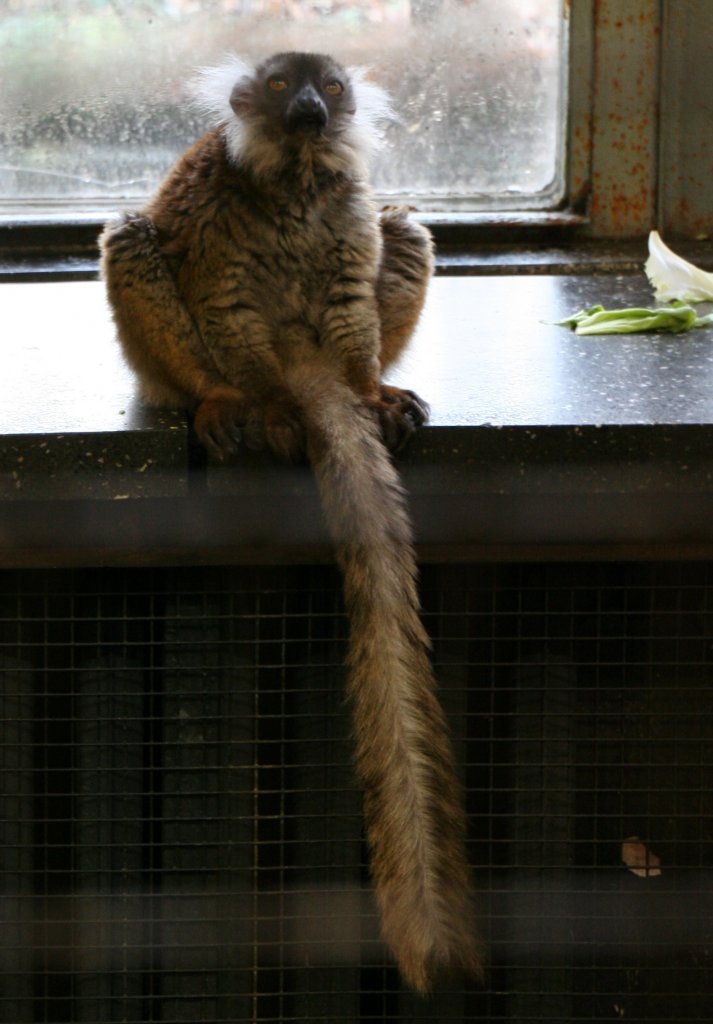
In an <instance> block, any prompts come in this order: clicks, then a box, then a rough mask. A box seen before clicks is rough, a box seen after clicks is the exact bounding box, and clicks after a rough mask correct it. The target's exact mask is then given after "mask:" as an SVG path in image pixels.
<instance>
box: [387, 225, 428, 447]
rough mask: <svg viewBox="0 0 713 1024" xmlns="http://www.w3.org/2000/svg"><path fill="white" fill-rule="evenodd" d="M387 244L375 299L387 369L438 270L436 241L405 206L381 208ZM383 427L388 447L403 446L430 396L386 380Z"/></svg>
mask: <svg viewBox="0 0 713 1024" xmlns="http://www.w3.org/2000/svg"><path fill="white" fill-rule="evenodd" d="M380 220H381V233H382V239H383V249H382V257H381V266H380V268H379V278H378V281H377V285H376V300H377V306H378V311H379V319H380V323H381V352H380V362H381V369H382V372H383V371H384V370H386V369H388V368H389V367H390V366H391V365H393V364H394V363H395V362H397V360H398V359H399V357H400V355H401V353H402V352H403V350H404V349H405V348H406V346H407V345H408V343H409V341H410V339H411V336H412V334H413V332H414V330H415V328H416V325H417V323H418V320H419V317H420V316H421V311H422V310H423V305H424V302H425V300H426V292H427V290H428V284H429V281H430V279H431V276H432V274H433V262H434V261H433V241H432V239H431V236H430V234H429V232H428V231H427V230H426V228H424V227H422V226H421V225H420V224H417V223H415V222H414V221H411V220H409V219H408V211H407V210H405V209H387V210H385V211H384V212H383V213H382V214H381V218H380ZM381 401H382V403H383V413H382V415H381V417H380V418H381V424H382V432H383V435H384V441H385V443H386V445H387V447H389V448H391V449H392V450H398V449H399V448H401V447H403V445H404V444H405V443H406V442H407V441H408V439H409V438H410V436H411V435H412V434H413V433H414V431H415V430H416V428H417V427H420V426H421V425H422V424H423V423H425V422H426V421H427V419H428V414H429V409H428V405H427V404H426V402H424V401H423V399H421V398H419V396H418V395H416V394H415V393H414V392H413V391H408V390H405V389H403V388H397V387H393V386H391V385H388V384H382V385H381Z"/></svg>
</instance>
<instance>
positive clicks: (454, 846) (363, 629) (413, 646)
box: [302, 379, 482, 992]
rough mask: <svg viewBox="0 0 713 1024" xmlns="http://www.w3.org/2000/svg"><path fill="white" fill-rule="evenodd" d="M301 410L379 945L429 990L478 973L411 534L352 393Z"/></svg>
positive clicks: (460, 824)
mask: <svg viewBox="0 0 713 1024" xmlns="http://www.w3.org/2000/svg"><path fill="white" fill-rule="evenodd" d="M323 384H324V382H323ZM302 386H303V387H305V389H307V388H308V389H309V390H310V391H312V389H313V388H315V387H317V388H319V383H318V380H315V379H312V380H310V381H308V380H305V381H303V382H302ZM303 394H304V391H303ZM305 410H306V416H307V417H308V422H307V424H306V430H307V437H308V449H309V454H310V459H311V462H312V466H313V470H314V473H315V476H316V478H317V483H318V486H319V490H320V493H321V497H322V503H323V507H324V512H325V516H326V519H327V523H328V526H329V529H330V532H331V535H332V537H333V539H334V542H335V545H336V549H337V559H338V562H339V565H340V568H341V570H342V573H343V576H344V591H345V599H346V605H347V611H348V615H349V620H350V652H349V666H350V673H349V682H348V693H349V697H350V700H351V705H352V708H353V715H354V732H355V736H356V766H357V772H358V775H359V778H360V781H361V783H362V786H363V789H364V815H365V822H366V832H367V838H368V843H369V847H370V851H371V871H372V877H373V881H374V884H375V889H376V897H377V902H378V904H379V908H380V911H381V920H382V933H383V936H384V939H385V940H386V942H387V943H388V945H389V946H390V947H391V950H392V952H393V953H394V956H395V958H396V961H397V963H398V965H399V967H400V969H401V972H402V974H403V975H404V977H405V979H406V980H407V981H408V982H409V983H410V984H411V985H412V986H413V987H414V988H415V989H416V990H418V991H421V992H425V991H427V990H428V989H429V987H430V985H431V983H432V981H433V979H434V978H435V977H436V976H437V975H438V974H439V973H442V972H448V971H449V970H452V969H453V968H463V969H465V970H466V971H467V972H468V973H471V974H475V975H479V974H480V973H481V972H482V950H481V946H480V943H479V940H478V938H477V936H476V934H475V927H474V920H473V917H474V911H473V905H472V896H471V885H470V872H469V868H468V865H467V861H466V857H465V849H464V832H465V827H464V812H463V809H462V803H461V799H460V787H459V784H458V781H457V778H456V772H455V769H454V765H453V755H452V751H451V745H450V741H449V738H448V731H447V726H446V723H445V719H444V715H443V712H442V710H441V707H440V704H439V702H438V699H437V697H436V695H435V680H434V677H433V672H432V669H431V665H430V660H429V656H428V648H429V641H428V637H427V635H426V633H425V631H424V629H423V626H422V625H421V621H420V618H419V603H418V595H417V590H416V562H415V554H414V550H413V544H412V539H411V524H410V521H409V516H408V512H407V509H406V503H405V499H404V494H403V490H402V487H401V483H400V480H399V477H398V474H397V473H396V471H395V469H394V467H393V466H392V464H391V460H390V458H389V455H388V453H387V451H386V449H385V448H384V445H383V444H382V442H381V439H380V437H379V436H378V430H377V427H376V424H375V423H374V422H373V421H372V419H371V417H370V415H369V414H368V413H367V412H366V411H365V410H364V408H363V407H362V406H361V405H360V403H359V402H358V400H357V399H356V398H355V397H354V395H353V394H352V392H351V391H349V389H348V388H346V387H343V386H341V385H335V384H334V381H333V380H332V381H330V382H329V383H326V384H324V386H323V387H321V388H320V391H319V394H316V393H315V392H312V395H311V396H310V397H309V398H308V399H307V401H306V402H305Z"/></svg>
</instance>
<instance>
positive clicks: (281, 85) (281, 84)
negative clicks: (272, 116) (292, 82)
mask: <svg viewBox="0 0 713 1024" xmlns="http://www.w3.org/2000/svg"><path fill="white" fill-rule="evenodd" d="M267 84H268V85H269V87H270V88H271V89H272V91H273V92H282V90H283V89H286V88H287V82H286V81H285V79H284V78H269V79H268V81H267Z"/></svg>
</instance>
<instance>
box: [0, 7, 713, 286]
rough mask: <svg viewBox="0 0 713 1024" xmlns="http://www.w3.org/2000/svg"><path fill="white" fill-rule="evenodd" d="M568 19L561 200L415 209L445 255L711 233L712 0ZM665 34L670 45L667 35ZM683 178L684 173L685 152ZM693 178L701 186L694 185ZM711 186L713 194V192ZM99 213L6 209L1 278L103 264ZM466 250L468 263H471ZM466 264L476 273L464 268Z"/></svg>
mask: <svg viewBox="0 0 713 1024" xmlns="http://www.w3.org/2000/svg"><path fill="white" fill-rule="evenodd" d="M565 17H566V18H567V19H568V21H569V25H568V30H567V39H568V58H569V65H568V74H567V82H566V90H565V102H566V105H567V110H566V114H567V117H566V125H565V131H564V132H563V138H564V144H565V149H566V152H565V160H564V176H565V188H564V198H563V200H562V201H561V203H560V204H559V205H558V206H557V208H555V209H545V210H527V209H525V210H517V209H502V210H496V211H488V212H484V211H481V212H474V213H468V212H465V211H454V212H449V213H428V212H423V213H420V214H417V215H418V216H419V217H420V219H421V220H422V221H423V222H424V223H426V224H427V225H428V226H429V227H430V228H431V230H432V232H433V234H434V237H435V239H436V243H437V246H438V249H439V253H440V254H441V256H442V257H443V258H444V259H445V261H446V263H448V253H449V251H454V250H458V251H460V252H461V253H464V252H466V253H467V252H468V251H469V250H472V251H473V253H474V259H477V253H476V250H477V249H478V247H479V246H482V245H485V246H487V245H490V244H491V243H498V244H512V245H518V244H533V243H537V244H538V245H540V246H547V245H559V244H562V243H563V242H565V241H566V242H572V241H577V242H587V241H589V240H591V239H600V238H612V239H624V238H632V237H640V236H643V235H645V234H646V233H648V231H649V230H650V229H651V228H653V227H659V228H660V229H663V230H665V231H667V233H669V234H676V235H678V236H682V237H700V236H701V235H702V234H704V233H707V232H708V231H711V232H712V233H713V176H711V175H710V173H709V169H710V165H711V161H712V160H713V156H712V155H711V150H713V142H706V141H705V138H708V137H710V136H711V133H710V132H708V133H707V134H706V133H702V132H701V134H703V135H705V138H704V140H703V141H701V140H700V139H699V145H698V147H697V148H695V149H694V147H692V146H691V145H690V143H691V140H692V138H693V136H694V134H695V133H696V132H700V130H701V122H702V118H703V117H704V116H705V112H702V111H699V112H698V115H697V117H696V118H695V119H694V123H693V124H691V123H689V122H687V121H686V118H685V117H684V116H682V112H685V107H686V103H687V101H690V97H691V95H694V96H695V95H700V91H698V93H696V88H698V89H699V90H700V76H701V74H702V71H701V69H702V68H703V69H705V67H708V66H710V57H711V50H712V49H713V42H712V41H711V40H713V31H706V28H708V29H711V30H713V9H711V6H710V4H709V3H708V2H707V0H689V2H688V3H687V4H686V5H685V6H684V5H681V4H680V3H679V4H678V5H677V4H676V3H675V2H674V0H566V2H565ZM662 38H663V39H664V40H665V45H661V40H662ZM687 145H688V147H689V149H690V150H691V151H690V152H686V160H687V169H686V174H685V176H683V175H681V174H679V175H678V176H676V171H677V168H678V167H679V165H680V162H681V153H682V152H685V151H686V146H687ZM691 183H695V190H694V191H693V194H692V195H691V189H690V187H689V188H688V190H686V185H689V186H690V184H691ZM709 193H710V194H709ZM105 219H106V216H105V215H104V214H101V213H76V212H72V213H58V214H56V215H51V216H50V215H43V214H23V213H22V212H18V213H17V214H3V215H0V279H7V278H8V277H10V278H11V279H13V280H19V279H28V278H29V279H31V278H32V277H33V276H39V277H41V278H43V279H46V277H47V275H49V274H52V275H53V276H59V277H77V276H81V277H86V276H92V275H93V274H94V273H96V239H97V235H98V232H99V230H100V228H101V226H102V224H103V222H104V221H105ZM466 265H467V260H464V261H462V266H463V267H466ZM461 272H467V269H466V270H461Z"/></svg>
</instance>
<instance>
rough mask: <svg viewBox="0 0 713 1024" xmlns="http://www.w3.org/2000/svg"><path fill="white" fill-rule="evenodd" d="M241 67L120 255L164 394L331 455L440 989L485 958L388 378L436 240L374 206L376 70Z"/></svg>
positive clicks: (285, 442) (396, 913) (340, 527)
mask: <svg viewBox="0 0 713 1024" xmlns="http://www.w3.org/2000/svg"><path fill="white" fill-rule="evenodd" d="M230 73H231V74H232V72H230ZM211 74H212V73H211ZM235 74H236V76H237V79H236V81H235V83H234V85H233V86H232V87H231V89H230V90H229V107H226V106H225V103H224V98H223V96H222V94H223V93H224V92H225V91H226V90H225V81H226V75H225V74H224V73H223V72H222V71H219V72H218V74H217V76H216V75H213V77H211V78H209V79H208V78H207V79H206V81H209V82H210V83H211V85H210V87H211V88H212V89H214V90H215V89H217V91H218V93H219V95H218V101H217V102H215V100H214V99H212V98H211V97H209V100H208V102H207V103H206V106H207V107H209V108H210V109H213V107H215V109H216V110H218V111H220V116H221V117H224V119H225V120H224V123H221V124H220V126H218V127H216V128H215V129H214V130H213V131H211V132H209V133H208V134H207V135H206V136H204V137H203V138H202V139H200V140H199V141H198V142H197V143H196V144H195V145H194V146H193V147H192V148H191V149H189V150H188V152H187V153H185V154H184V156H183V157H181V158H180V160H179V161H178V163H177V164H176V166H175V167H174V168H173V170H172V171H171V172H170V174H169V175H168V177H167V179H166V181H165V182H164V184H163V186H162V187H161V188H160V190H159V192H158V194H157V196H156V197H155V199H154V200H153V202H152V203H151V204H150V205H149V207H148V208H147V209H146V211H145V212H144V213H142V214H137V215H132V216H128V217H126V218H124V219H123V220H122V221H121V222H120V223H119V224H113V225H108V226H107V228H106V229H105V232H104V234H103V236H102V240H101V246H102V253H103V256H102V266H103V273H104V277H105V280H106V282H107V289H108V295H109V299H110V302H111V305H112V308H113V310H114V316H115V320H116V325H117V330H118V335H119V339H120V341H121V343H122V345H123V348H124V351H125V354H126V357H127V359H128V361H129V363H130V364H131V365H132V366H133V367H134V368H135V370H136V371H137V374H138V376H139V379H140V381H141V384H142V388H143V392H144V395H145V397H146V399H147V400H148V401H149V402H152V403H154V404H168V405H181V406H184V407H186V408H188V409H191V410H193V411H194V413H195V417H194V422H195V427H196V431H197V433H198V435H199V437H200V438H201V440H202V441H203V443H204V445H205V446H206V448H207V449H208V451H209V452H211V453H212V454H213V455H214V456H216V457H219V458H223V457H225V456H226V455H229V454H231V453H232V452H233V451H234V450H235V448H236V446H237V442H236V431H237V430H240V431H242V432H243V433H247V435H248V436H249V439H250V440H251V442H252V443H266V444H267V445H268V446H269V447H270V448H272V449H273V450H274V451H275V452H276V453H277V454H278V455H280V456H282V457H284V458H288V459H296V458H300V457H301V456H302V454H303V453H304V454H307V456H308V457H309V459H310V462H311V463H312V466H313V469H314V472H315V475H316V478H317V481H318V485H319V488H320V492H321V495H322V500H323V504H324V509H325V515H326V518H327V522H328V525H329V528H330V531H331V533H332V536H333V537H334V540H335V544H336V548H337V557H338V561H339V564H340V566H341V568H342V571H343V575H344V585H345V596H346V602H347V607H348V611H349V617H350V623H351V642H350V654H349V662H350V679H349V695H350V698H351V703H352V708H353V714H354V731H355V736H356V747H357V770H358V773H359V777H360V779H361V781H362V784H363V786H364V808H365V817H366V827H367V836H368V840H369V845H370V848H371V863H372V873H373V877H374V882H375V886H376V894H377V900H378V903H379V906H380V910H381V915H382V928H383V933H384V937H385V939H386V940H387V942H388V943H389V945H390V946H391V949H392V950H393V952H394V955H395V957H396V960H397V962H398V964H399V967H400V968H401V971H402V973H403V974H404V976H405V978H406V979H407V980H408V981H409V982H410V983H411V984H412V985H413V986H414V987H415V988H416V989H418V990H419V991H426V990H427V989H428V987H429V985H430V984H431V981H432V979H433V977H434V975H435V974H436V973H437V972H438V971H439V970H440V969H444V968H445V969H449V968H453V967H462V968H465V969H466V970H468V971H470V972H472V973H478V972H479V971H480V969H481V952H480V946H479V943H478V940H477V938H476V937H475V932H474V927H473V920H472V918H473V908H472V905H471V890H470V881H469V870H468V866H467V863H466V859H465V853H464V846H463V835H464V831H465V827H464V816H463V811H462V805H461V800H460V797H459V789H458V785H457V781H456V775H455V770H454V767H453V758H452V754H451V750H450V743H449V740H448V735H447V729H446V725H445V721H444V718H443V714H442V711H441V709H440V706H439V704H438V701H437V699H436V696H435V683H434V679H433V673H432V670H431V667H430V663H429V659H428V654H427V650H428V639H427V637H426V635H425V633H424V631H423V628H422V626H421V623H420V619H419V615H418V596H417V592H416V584H415V577H416V565H415V557H414V552H413V545H412V540H411V527H410V524H409V519H408V514H407V511H406V506H405V501H404V497H403V494H402V490H401V485H400V482H399V479H398V476H397V474H396V471H395V469H394V467H393V466H392V464H391V461H390V458H389V456H388V453H387V450H386V447H385V444H386V445H387V446H388V447H390V448H392V449H396V448H399V447H400V446H401V445H402V444H403V443H404V442H405V441H406V440H407V439H408V437H409V436H410V435H411V433H412V432H413V430H414V429H415V426H417V425H418V424H419V423H421V422H423V420H424V419H425V418H426V415H427V409H426V407H425V405H424V404H423V403H422V402H421V401H420V399H418V398H417V396H415V395H413V393H411V392H408V391H402V390H400V389H397V388H392V387H387V386H386V385H384V384H382V383H381V379H380V375H381V371H382V370H383V369H384V368H385V367H386V366H388V365H390V364H391V363H393V362H394V361H395V360H396V359H398V357H399V355H400V354H401V352H402V350H403V348H404V346H405V344H406V343H407V342H408V340H409V338H410V336H411V334H412V332H413V329H414V327H415V325H416V322H417V320H418V318H419V315H420V313H421V309H422V306H423V302H424V299H425V294H426V289H427V286H428V281H429V278H430V275H431V272H432V253H431V242H430V238H429V236H428V233H427V232H426V231H425V230H424V229H423V228H421V227H419V226H418V225H417V224H414V223H413V222H411V221H409V220H408V218H407V215H406V213H405V212H404V211H401V210H389V211H386V212H384V213H383V214H382V215H381V217H380V218H379V217H378V215H377V213H376V211H375V209H374V206H373V201H372V198H371V194H370V191H369V189H368V186H367V184H366V183H365V179H364V166H365V159H364V148H365V145H366V144H367V143H368V142H369V140H370V139H371V138H372V137H373V134H374V127H373V126H371V127H370V125H369V117H368V114H369V111H371V112H372V113H373V114H374V119H376V118H377V117H378V116H379V112H383V110H384V109H385V104H384V101H383V96H382V94H380V92H379V91H378V90H375V87H372V86H368V85H366V83H363V82H360V81H359V79H358V78H354V77H351V76H349V75H348V74H347V73H346V72H345V71H344V70H343V69H342V68H340V67H339V65H337V64H335V63H334V62H333V61H331V60H330V59H329V58H326V57H319V56H314V55H305V54H287V55H278V56H277V57H275V58H271V59H270V60H269V61H267V62H265V63H264V64H263V65H261V66H260V67H258V68H257V69H256V70H254V71H247V70H246V69H245V65H244V64H242V63H240V62H238V63H237V64H236V67H235ZM276 79H280V81H283V80H284V81H285V83H286V85H285V86H282V85H275V84H274V83H275V80H276ZM335 83H336V85H335ZM370 90H371V91H370ZM315 96H316V97H317V98H316V99H315ZM360 103H361V104H362V107H363V108H365V109H366V112H367V116H365V115H364V114H363V111H362V113H360ZM295 111H296V112H295ZM290 119H292V120H290ZM315 119H318V121H319V123H318V124H317V123H315ZM295 125H296V127H295Z"/></svg>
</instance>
